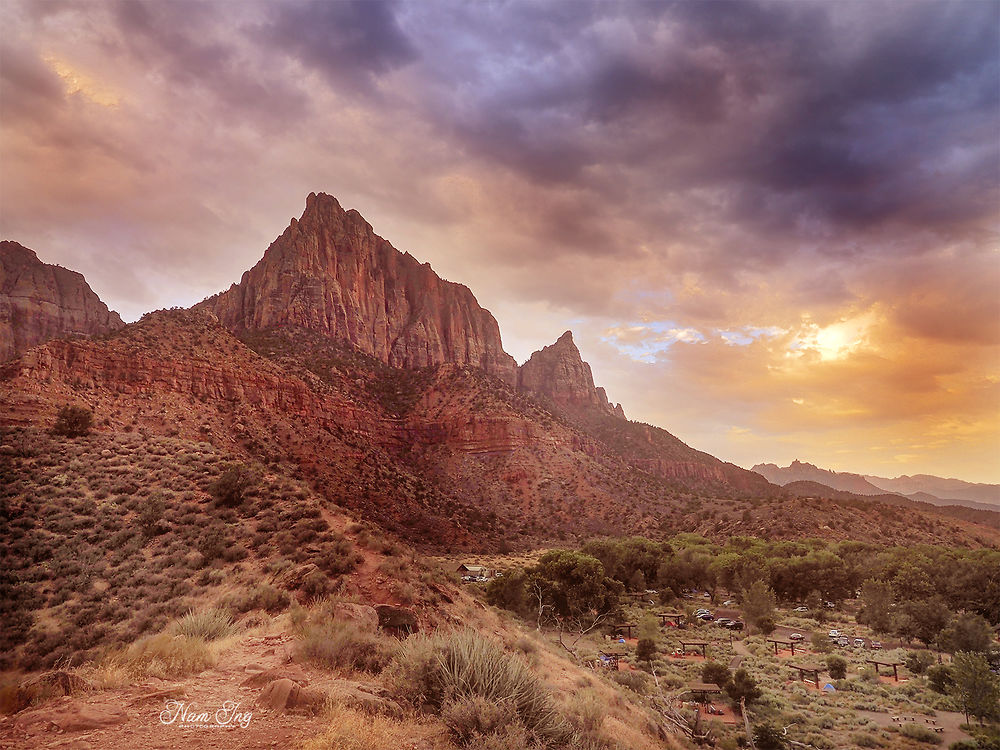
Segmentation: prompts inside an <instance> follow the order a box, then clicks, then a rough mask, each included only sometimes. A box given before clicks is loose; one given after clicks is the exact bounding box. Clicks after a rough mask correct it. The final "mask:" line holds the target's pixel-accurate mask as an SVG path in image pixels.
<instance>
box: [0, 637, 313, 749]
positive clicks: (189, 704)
mask: <svg viewBox="0 0 1000 750" xmlns="http://www.w3.org/2000/svg"><path fill="white" fill-rule="evenodd" d="M291 640H292V639H291V637H290V636H289V635H287V634H285V633H272V634H269V635H247V636H245V637H244V638H243V639H242V640H241V641H240V642H239V644H238V645H237V646H236V647H235V648H233V649H232V650H230V651H227V652H225V653H224V654H223V655H222V656H221V657H220V659H219V664H218V666H217V667H216V668H214V669H211V670H208V671H206V672H203V673H201V674H199V675H195V676H192V677H188V678H185V679H182V680H176V681H165V680H158V679H155V678H154V679H149V680H147V681H146V682H145V683H142V684H139V685H133V686H129V687H126V688H121V689H115V690H95V691H90V692H85V693H81V694H79V695H77V696H75V697H74V698H72V699H66V698H61V699H57V700H55V701H51V702H48V703H44V704H42V705H41V706H39V707H38V709H37V711H38V713H34V714H33V712H35V709H28V710H26V711H23V712H21V713H20V714H17V715H16V716H14V717H9V716H8V717H3V719H2V720H0V748H3V749H4V750H7V749H8V748H10V749H11V750H13V748H17V750H34V749H35V748H64V749H65V750H91V749H92V750H147V749H148V750H178V749H179V748H209V749H211V748H219V749H221V748H225V750H257V749H267V750H270V749H271V748H290V747H294V746H296V745H297V744H298V743H299V742H300V741H302V740H304V739H306V738H309V737H313V736H316V735H317V734H320V733H321V732H322V730H323V721H322V719H321V718H320V717H318V716H310V715H303V714H287V713H283V712H277V711H272V710H270V709H265V708H262V707H258V706H256V705H255V701H256V699H257V696H258V694H259V692H260V688H259V687H243V686H242V684H241V683H243V681H244V680H246V679H247V678H248V677H249V676H251V675H253V674H255V673H257V672H259V671H261V670H262V669H271V668H276V667H280V666H282V665H285V664H286V663H287V662H288V657H289V651H290V648H291ZM297 666H298V665H297ZM302 666H303V669H304V671H305V672H306V674H307V676H308V677H309V678H310V685H317V684H322V682H323V681H324V679H327V680H328V679H329V675H325V676H324V675H321V674H319V673H315V672H313V671H311V670H310V669H309V668H308V667H307V666H304V665H302ZM70 701H73V702H75V703H78V704H82V705H83V706H85V707H86V710H88V711H89V710H93V712H94V713H98V714H99V713H101V712H106V713H112V712H115V711H117V710H121V709H124V712H125V721H124V723H121V724H118V725H115V726H107V727H104V728H98V729H85V730H81V731H62V730H60V729H59V728H58V727H57V726H56V725H55V724H53V721H56V722H61V721H63V720H64V719H65V716H66V713H67V709H66V704H67V703H69V702H70ZM168 701H177V702H178V703H181V704H183V707H184V708H186V710H187V716H188V717H191V715H192V714H201V713H203V712H207V714H208V716H209V720H208V723H207V725H203V724H201V723H200V722H199V721H197V720H196V721H194V722H187V723H185V722H184V716H183V715H180V716H177V718H175V719H174V721H173V722H172V723H166V722H168V721H169V719H170V717H171V715H177V714H178V712H179V711H180V710H181V707H180V706H178V705H177V704H170V705H172V708H171V707H168ZM227 701H231V702H232V703H234V704H238V707H236V708H235V709H232V710H231V711H230V712H229V713H228V714H227V713H226V712H225V711H223V712H222V713H220V714H219V715H218V717H217V716H216V712H218V711H219V710H220V709H223V707H224V705H225V704H226V703H227ZM246 712H250V716H249V720H248V722H247V723H246V726H245V727H242V726H240V725H239V724H238V723H237V721H238V718H237V719H235V720H234V718H233V714H234V713H237V714H243V715H244V716H243V717H241V718H243V719H244V720H245V721H246V716H245V714H246ZM32 714H33V715H34V716H36V717H37V718H38V719H39V720H38V721H37V722H32V723H30V724H28V725H27V726H25V720H26V719H27V718H30V716H31V715H32ZM227 717H228V723H227Z"/></svg>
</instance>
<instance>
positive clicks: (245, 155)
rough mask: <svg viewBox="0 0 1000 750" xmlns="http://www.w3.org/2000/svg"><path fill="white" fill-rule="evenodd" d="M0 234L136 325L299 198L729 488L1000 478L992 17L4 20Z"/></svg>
mask: <svg viewBox="0 0 1000 750" xmlns="http://www.w3.org/2000/svg"><path fill="white" fill-rule="evenodd" d="M0 24H2V28H3V29H4V32H3V34H2V35H0V191H2V192H0V235H2V237H3V238H7V239H14V240H17V241H19V242H21V243H22V244H25V245H27V246H29V247H31V248H33V249H34V250H36V252H37V253H38V255H39V256H40V257H41V258H42V259H43V260H45V261H47V262H54V263H59V264H62V265H65V266H68V267H71V268H74V269H76V270H80V271H82V272H83V273H84V274H85V275H86V276H87V279H88V280H89V281H90V283H91V285H92V286H93V287H94V289H95V290H96V291H97V292H98V293H99V294H100V295H101V296H102V298H103V299H104V300H105V301H106V302H108V303H109V305H110V306H111V307H113V308H115V309H117V310H118V311H119V312H121V313H122V315H123V317H125V318H126V319H127V320H133V319H135V318H137V317H138V316H139V315H141V314H142V313H143V312H145V311H148V310H151V309H155V308H160V307H168V306H172V305H189V304H191V303H193V302H196V301H198V300H200V299H202V298H203V297H205V296H207V295H209V294H212V293H214V292H216V291H219V290H220V289H222V288H224V287H226V286H228V285H229V284H230V283H231V282H233V281H236V280H237V279H238V278H239V276H240V274H241V273H242V271H244V270H245V269H247V268H249V267H250V266H251V265H253V264H254V263H255V262H256V261H257V260H258V259H259V257H260V256H261V255H262V253H263V251H264V249H265V248H266V247H267V245H268V244H269V243H270V241H271V240H272V239H274V237H276V236H277V235H278V234H280V233H281V231H282V230H283V229H284V227H285V226H286V225H287V224H288V221H289V219H290V218H291V217H292V216H297V215H299V214H300V213H301V211H302V209H303V206H304V202H305V196H306V194H307V193H309V192H310V191H314V190H315V191H320V190H322V191H325V192H328V193H331V194H333V195H335V196H337V198H338V199H339V200H340V202H341V203H342V204H343V205H344V206H345V207H354V208H357V209H358V210H359V211H361V213H362V214H363V215H364V216H365V217H366V218H367V219H368V220H369V222H370V223H371V224H372V225H373V226H374V227H375V230H376V231H377V232H378V233H379V234H381V235H382V236H384V237H386V238H387V239H389V240H390V241H391V242H392V243H393V244H394V245H395V246H396V247H397V248H399V249H401V250H408V251H410V252H411V253H412V254H414V255H415V256H416V257H418V258H420V259H422V260H428V261H430V262H431V264H432V265H433V266H434V268H435V269H436V270H437V271H438V273H439V274H440V275H442V276H443V277H445V278H448V279H451V280H453V281H460V282H463V283H465V284H467V285H469V286H470V287H471V288H472V289H473V291H474V292H475V293H476V295H477V297H478V298H479V300H480V302H481V303H482V304H483V305H484V306H485V307H487V308H489V309H490V310H491V311H492V312H493V313H494V315H495V316H496V317H497V319H498V321H499V322H500V327H501V331H502V333H503V337H504V342H505V345H506V348H507V349H508V351H510V352H511V353H512V354H514V356H515V357H516V358H517V359H518V360H519V361H523V360H524V359H526V358H527V357H528V356H529V355H530V353H531V352H532V351H533V350H535V349H537V348H540V347H541V346H543V345H545V344H548V343H551V342H552V341H554V340H555V339H556V337H558V336H559V334H561V333H562V332H563V331H564V330H566V329H568V328H571V329H572V330H573V331H574V334H575V337H576V340H577V343H578V345H579V346H580V348H581V350H582V352H583V354H584V357H585V358H586V359H588V360H589V361H590V362H591V364H592V366H593V370H594V373H595V378H596V380H597V381H598V383H599V384H603V385H605V386H607V388H608V392H609V394H610V395H611V397H612V399H613V400H616V401H621V402H622V403H623V405H624V407H625V410H626V412H627V413H628V414H629V416H630V417H631V418H634V419H639V420H642V421H646V422H651V423H654V424H658V425H660V426H663V427H665V428H667V429H669V430H670V431H671V432H673V433H674V434H676V435H678V436H679V437H681V438H682V439H684V440H685V441H687V442H689V443H690V444H692V445H694V446H695V447H698V448H701V449H704V450H707V451H709V452H711V453H713V454H715V455H717V456H719V457H721V458H724V459H727V460H731V461H734V462H736V463H738V464H741V465H744V466H749V465H751V464H753V463H755V462H758V461H774V462H779V463H782V464H784V463H787V462H788V461H790V460H792V459H793V458H799V459H802V460H808V461H811V462H813V463H817V464H819V465H821V466H824V467H828V468H833V469H837V470H845V471H857V472H867V473H873V474H881V475H890V476H896V475H899V474H904V473H905V474H912V473H919V472H925V473H934V474H939V475H945V476H957V477H960V478H964V479H968V480H973V481H992V482H997V481H1000V253H998V249H1000V242H998V214H1000V3H998V2H996V0H984V1H979V0H962V1H960V2H945V1H944V0H941V1H935V2H908V1H907V0H892V1H891V2H879V1H878V0H864V1H863V2H862V1H852V0H837V1H836V2H833V1H830V2H808V1H800V2H751V1H750V0H746V1H745V2H737V3H728V2H696V1H695V0H681V1H679V2H649V3H612V2H599V3H588V2H583V1H582V0H581V1H574V2H546V3H538V2H526V3H521V2H494V3H480V2H476V3H461V2H445V1H443V0H442V1H439V0H425V1H423V2H413V3H407V2H398V3H391V2H388V3H382V2H291V1H288V2H267V3H264V2H261V3H254V2H249V1H247V2H236V1H235V0H233V1H231V2H188V1H185V0H170V1H163V2H150V3H142V2H136V1H135V0H126V1H124V2H107V3H103V2H99V1H98V0H88V1H87V2H75V3H74V2H64V1H62V0H33V1H31V2H23V3H20V2H13V1H12V0H0Z"/></svg>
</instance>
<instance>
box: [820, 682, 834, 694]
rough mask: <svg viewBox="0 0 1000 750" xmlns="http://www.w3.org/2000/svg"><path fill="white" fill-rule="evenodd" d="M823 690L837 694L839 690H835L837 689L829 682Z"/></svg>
mask: <svg viewBox="0 0 1000 750" xmlns="http://www.w3.org/2000/svg"><path fill="white" fill-rule="evenodd" d="M823 689H824V690H829V691H831V692H834V693H835V692H837V688H835V687H834V686H833V685H831V684H830V683H829V682H828V683H826V684H825V685H824V686H823Z"/></svg>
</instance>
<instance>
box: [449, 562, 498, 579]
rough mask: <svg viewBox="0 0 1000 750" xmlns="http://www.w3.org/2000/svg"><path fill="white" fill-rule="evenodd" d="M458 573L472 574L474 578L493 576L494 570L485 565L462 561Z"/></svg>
mask: <svg viewBox="0 0 1000 750" xmlns="http://www.w3.org/2000/svg"><path fill="white" fill-rule="evenodd" d="M457 572H458V574H459V575H463V576H472V577H473V578H492V577H493V575H492V573H493V571H492V570H490V569H489V568H487V567H486V566H485V565H469V564H468V563H462V564H461V565H459V566H458V571H457Z"/></svg>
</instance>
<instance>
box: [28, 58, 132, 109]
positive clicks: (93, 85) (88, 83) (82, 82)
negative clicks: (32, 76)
mask: <svg viewBox="0 0 1000 750" xmlns="http://www.w3.org/2000/svg"><path fill="white" fill-rule="evenodd" d="M45 62H47V63H48V64H49V65H50V66H52V70H54V71H55V73H56V75H58V76H59V77H60V78H61V79H62V81H63V85H64V86H65V87H66V93H67V94H82V95H83V96H85V97H86V98H87V99H89V100H90V101H92V102H94V103H95V104H100V105H101V106H102V107H117V106H118V101H119V98H118V96H117V94H115V93H113V92H112V91H110V90H109V89H108V88H107V87H106V86H103V85H102V84H100V83H98V82H97V81H95V80H94V79H93V78H91V77H90V76H88V75H86V74H84V73H81V72H80V71H79V70H76V69H75V68H73V67H72V66H71V65H69V63H67V62H65V61H64V60H60V59H59V58H57V57H51V56H50V57H46V58H45Z"/></svg>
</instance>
